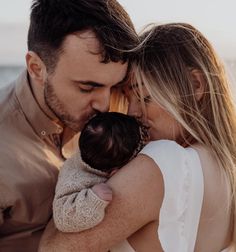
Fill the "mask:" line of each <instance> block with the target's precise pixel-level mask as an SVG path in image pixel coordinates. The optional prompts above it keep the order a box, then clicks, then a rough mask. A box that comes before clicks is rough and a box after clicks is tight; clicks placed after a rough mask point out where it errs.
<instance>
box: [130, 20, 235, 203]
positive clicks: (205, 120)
mask: <svg viewBox="0 0 236 252" xmlns="http://www.w3.org/2000/svg"><path fill="white" fill-rule="evenodd" d="M137 55H138V57H137V59H136V61H135V62H134V63H133V65H132V77H133V78H134V80H135V81H136V84H137V85H138V87H139V91H138V92H139V96H141V101H142V107H143V108H144V105H143V104H144V97H143V93H142V90H143V87H145V88H146V90H147V91H148V93H149V95H150V97H151V99H152V100H153V101H154V102H157V103H158V104H159V105H160V106H162V107H163V108H164V109H165V110H166V111H168V112H169V113H170V114H171V115H172V116H173V117H174V118H175V119H176V120H177V121H178V122H179V123H180V124H181V125H182V127H183V129H184V132H185V133H184V135H183V138H184V139H185V140H186V141H187V139H188V137H189V136H190V139H191V138H192V139H194V140H195V141H197V142H199V143H202V144H204V145H205V146H207V147H208V148H210V149H211V150H212V152H213V153H214V155H215V157H216V158H217V160H218V162H219V164H220V165H221V167H222V168H223V169H224V171H225V173H226V174H227V176H228V177H229V179H230V182H231V188H232V196H233V199H234V201H233V202H234V204H232V206H233V207H234V205H235V202H236V196H235V191H236V112H235V107H234V103H233V98H232V94H231V91H230V88H229V83H228V80H227V77H226V74H225V70H224V67H223V65H222V63H221V62H220V60H219V59H218V57H217V56H216V53H215V51H214V49H213V48H212V46H211V44H210V43H209V42H208V40H207V39H206V38H205V37H204V36H203V35H202V34H201V33H200V32H199V31H198V30H196V29H195V28H194V27H193V26H191V25H189V24H185V23H173V24H166V25H159V26H154V27H152V28H151V29H149V30H148V31H145V32H144V33H143V34H142V35H141V46H140V47H139V48H138V49H137ZM193 70H195V71H197V72H198V73H199V74H200V75H201V76H202V79H203V80H204V92H203V95H202V97H201V99H200V100H198V99H196V96H195V91H194V83H193V81H194V80H193V77H192V74H191V73H192V71H193ZM188 144H189V145H191V142H189V143H188Z"/></svg>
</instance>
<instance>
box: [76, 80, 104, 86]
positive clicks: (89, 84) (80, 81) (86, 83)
mask: <svg viewBox="0 0 236 252" xmlns="http://www.w3.org/2000/svg"><path fill="white" fill-rule="evenodd" d="M73 82H75V83H78V84H82V85H88V86H92V87H104V86H105V85H104V84H102V83H98V82H95V81H90V80H87V81H82V80H74V81H73Z"/></svg>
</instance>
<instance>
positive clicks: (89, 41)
mask: <svg viewBox="0 0 236 252" xmlns="http://www.w3.org/2000/svg"><path fill="white" fill-rule="evenodd" d="M75 36H76V37H77V38H79V39H80V40H81V42H82V43H83V44H84V45H85V46H87V48H88V51H89V52H92V53H100V52H101V43H100V41H99V40H98V38H97V36H96V34H95V32H94V31H92V30H90V29H89V30H85V31H80V32H77V33H75Z"/></svg>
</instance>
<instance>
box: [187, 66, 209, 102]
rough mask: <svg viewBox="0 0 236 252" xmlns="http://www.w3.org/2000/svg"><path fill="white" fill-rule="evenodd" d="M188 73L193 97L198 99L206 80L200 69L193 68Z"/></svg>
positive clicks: (203, 89) (200, 96)
mask: <svg viewBox="0 0 236 252" xmlns="http://www.w3.org/2000/svg"><path fill="white" fill-rule="evenodd" d="M190 74H191V78H192V83H193V89H194V94H195V99H196V100H197V101H199V100H201V98H202V96H203V94H204V91H205V85H206V81H205V78H204V76H203V74H202V72H201V71H200V70H197V69H194V70H192V71H191V72H190Z"/></svg>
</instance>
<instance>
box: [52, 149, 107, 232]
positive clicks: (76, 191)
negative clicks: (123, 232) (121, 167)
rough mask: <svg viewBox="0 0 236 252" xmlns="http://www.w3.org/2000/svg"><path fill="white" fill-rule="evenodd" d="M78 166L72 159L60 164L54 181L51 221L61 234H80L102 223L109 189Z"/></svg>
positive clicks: (93, 175)
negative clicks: (58, 172) (55, 182)
mask: <svg viewBox="0 0 236 252" xmlns="http://www.w3.org/2000/svg"><path fill="white" fill-rule="evenodd" d="M77 155H78V154H77ZM80 166H81V164H80V163H79V162H78V160H77V157H76V156H73V157H72V158H70V159H68V160H67V161H66V162H65V163H64V165H63V167H62V168H61V171H60V174H59V177H58V182H57V186H56V194H55V198H54V201H53V218H54V222H55V225H56V227H57V229H59V230H60V231H62V232H80V231H83V230H86V229H89V228H91V227H94V226H96V225H97V224H98V223H100V222H101V221H102V220H103V218H104V214H105V208H106V206H107V205H108V204H109V201H111V198H112V191H111V189H110V188H109V187H108V186H107V185H106V184H104V183H103V182H105V181H106V178H104V177H101V176H98V175H96V174H93V173H90V172H87V171H85V170H83V169H81V167H80ZM100 183H102V184H100ZM90 188H91V189H90Z"/></svg>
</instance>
